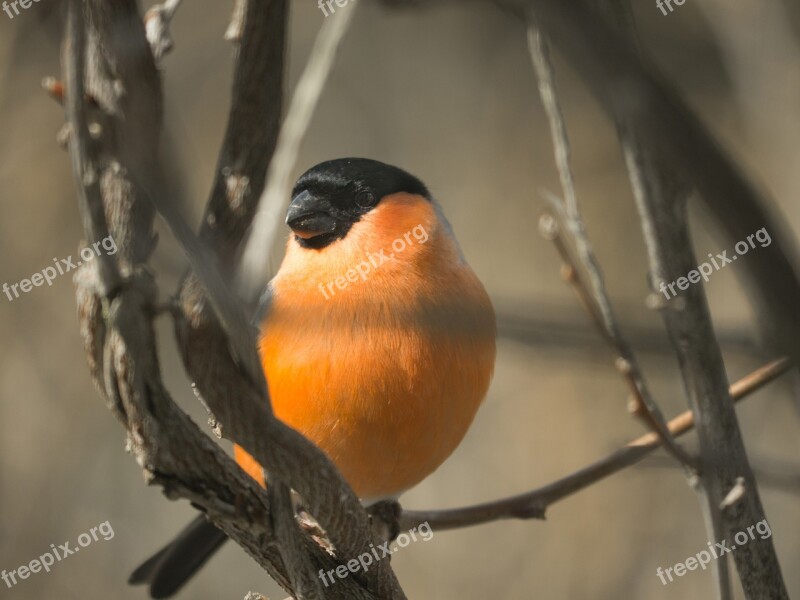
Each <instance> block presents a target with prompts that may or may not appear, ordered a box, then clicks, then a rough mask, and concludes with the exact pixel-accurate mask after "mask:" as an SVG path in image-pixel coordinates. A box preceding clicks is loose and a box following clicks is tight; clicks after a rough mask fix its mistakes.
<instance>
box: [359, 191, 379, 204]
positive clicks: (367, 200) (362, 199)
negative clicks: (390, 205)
mask: <svg viewBox="0 0 800 600" xmlns="http://www.w3.org/2000/svg"><path fill="white" fill-rule="evenodd" d="M356 204H358V205H359V206H361V207H362V208H369V207H370V206H372V205H373V204H375V196H374V195H373V194H372V192H369V191H367V190H361V191H360V192H356Z"/></svg>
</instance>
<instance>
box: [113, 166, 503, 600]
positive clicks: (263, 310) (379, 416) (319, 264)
mask: <svg viewBox="0 0 800 600" xmlns="http://www.w3.org/2000/svg"><path fill="white" fill-rule="evenodd" d="M285 222H286V224H287V225H288V227H289V229H290V233H289V236H288V241H287V244H286V252H285V255H284V259H283V262H282V264H281V266H280V268H279V269H278V271H277V273H276V275H275V276H274V278H273V279H272V280H271V281H270V282H269V284H268V285H267V288H266V291H265V293H264V295H263V296H262V302H261V304H260V308H259V309H258V310H257V311H256V318H255V321H256V323H258V324H259V328H260V334H259V338H258V349H259V355H260V358H261V363H262V367H263V369H264V373H265V375H266V379H267V385H268V389H269V395H270V399H271V403H272V408H273V411H274V413H275V416H276V417H277V418H278V419H280V420H282V421H283V422H284V423H286V424H287V425H289V426H290V427H293V428H294V429H296V430H297V431H299V432H300V433H302V434H303V435H304V436H306V437H307V438H308V439H309V440H311V441H312V442H314V443H315V444H316V445H317V446H318V447H319V448H321V449H322V450H323V451H324V452H325V453H326V454H327V455H328V457H329V458H330V459H331V460H332V461H333V463H334V464H335V465H336V467H337V468H338V469H339V471H340V472H341V474H342V476H343V477H344V479H345V480H346V481H347V483H348V484H349V485H350V487H351V488H352V489H353V491H354V492H355V493H356V494H357V495H358V497H359V498H360V499H361V502H362V504H363V505H364V506H370V505H372V504H374V503H376V502H379V501H383V500H395V499H397V498H398V497H399V496H400V495H401V494H402V493H403V492H405V491H407V490H408V489H410V488H412V487H413V486H415V485H416V484H418V483H420V482H421V481H422V480H423V479H425V478H426V477H427V476H428V475H430V474H431V473H433V472H434V471H435V470H436V469H437V468H438V467H439V466H440V465H441V464H442V463H443V462H444V461H445V460H446V459H447V458H448V457H449V456H450V455H451V454H452V453H453V451H454V450H455V449H456V447H457V446H458V445H459V444H460V442H461V441H462V439H463V438H464V436H465V434H466V433H467V431H468V429H469V428H470V425H471V424H472V422H473V420H474V418H475V415H476V413H477V411H478V409H479V407H480V405H481V404H482V402H483V400H484V398H485V396H486V394H487V391H488V388H489V384H490V381H491V379H492V375H493V371H494V364H495V356H496V342H495V338H496V320H495V314H494V309H493V306H492V302H491V300H490V298H489V295H488V294H487V292H486V290H485V288H484V286H483V284H482V283H481V281H480V280H479V279H478V277H477V276H476V274H475V273H474V272H473V270H472V269H471V268H470V266H469V265H468V263H467V261H466V260H465V258H464V254H463V252H462V250H461V248H460V246H459V244H458V242H457V241H456V238H455V235H454V233H453V229H452V227H451V225H450V223H449V222H448V221H447V219H446V218H445V216H444V213H443V212H442V208H441V206H440V204H439V203H438V201H437V200H436V199H434V198H433V196H432V195H431V193H430V192H429V190H428V188H427V187H426V186H425V185H424V184H423V183H422V182H421V181H420V180H419V179H418V178H416V177H415V176H413V175H411V174H410V173H408V172H406V171H404V170H403V169H400V168H398V167H395V166H392V165H389V164H386V163H383V162H380V161H377V160H373V159H367V158H339V159H334V160H328V161H325V162H322V163H320V164H318V165H316V166H314V167H312V168H310V169H309V170H307V171H306V172H305V173H303V174H302V175H301V176H300V178H299V179H298V180H297V182H296V184H295V185H294V188H293V190H292V193H291V202H290V204H289V207H288V210H287V213H286V220H285ZM234 456H235V458H236V461H237V463H238V464H239V466H240V467H241V468H242V469H243V470H244V471H245V472H247V473H248V474H249V475H250V476H251V477H253V478H254V479H256V480H257V481H258V482H259V483H261V485H262V486H263V485H265V482H264V475H263V469H262V467H261V465H259V464H258V462H257V461H256V460H255V459H254V458H253V457H252V456H250V455H249V454H247V453H246V452H245V451H244V450H243V449H242V448H240V447H238V446H234ZM226 539H227V538H226V536H225V534H224V533H223V532H222V531H220V530H219V529H217V528H216V527H214V525H213V524H211V523H210V522H209V521H208V520H206V519H205V517H204V516H203V515H199V516H198V517H197V518H196V519H195V520H194V521H193V522H192V523H191V524H190V525H189V526H188V527H186V528H185V529H184V530H183V531H182V532H181V533H180V534H179V535H178V537H177V538H175V540H174V541H173V542H172V543H170V544H169V545H167V546H166V547H165V548H163V549H162V550H161V551H160V552H158V553H157V554H155V555H154V556H152V557H151V558H150V559H148V560H147V561H146V562H144V563H143V564H142V565H141V566H140V567H139V568H137V569H136V570H135V571H134V573H133V574H132V575H131V577H130V580H129V583H131V584H133V585H136V584H148V585H149V591H150V595H151V597H152V598H168V597H171V596H172V595H174V594H175V593H176V592H177V591H178V590H179V589H180V588H181V587H182V586H183V584H184V583H186V581H188V579H189V578H191V576H192V575H193V574H194V573H195V572H196V571H197V570H198V569H199V568H200V567H201V566H202V565H203V564H204V563H205V562H206V560H208V558H209V557H210V556H211V555H212V554H213V553H214V552H215V551H216V550H217V549H218V548H219V547H220V546H221V545H222V543H223V542H224V541H225V540H226Z"/></svg>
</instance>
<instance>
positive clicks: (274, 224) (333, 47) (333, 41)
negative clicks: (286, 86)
mask: <svg viewBox="0 0 800 600" xmlns="http://www.w3.org/2000/svg"><path fill="white" fill-rule="evenodd" d="M356 6H357V5H355V4H354V5H352V6H350V7H349V8H348V10H346V11H343V12H342V13H341V14H338V15H337V16H336V18H335V19H326V20H325V21H323V23H322V29H320V32H319V34H318V36H317V39H316V41H315V42H314V47H313V48H312V50H311V56H310V57H309V59H308V63H307V64H306V68H305V69H304V71H303V74H302V75H301V77H300V81H299V82H298V83H297V89H296V90H295V93H294V97H293V98H292V103H291V106H290V107H289V112H288V114H287V115H286V120H285V121H284V124H283V127H282V128H281V132H280V137H279V138H278V147H277V149H276V151H275V155H274V156H273V158H272V162H271V163H270V166H269V174H268V178H267V180H268V183H267V188H266V190H264V193H263V195H262V196H261V199H260V200H259V202H258V213H257V214H256V217H255V220H254V222H253V229H252V231H251V232H250V237H249V238H248V240H247V244H246V245H245V248H244V252H243V254H242V260H241V263H240V272H239V286H240V288H241V289H242V291H243V295H244V297H245V299H246V300H252V299H254V298H256V297H257V296H258V295H260V294H261V292H262V291H263V289H264V286H265V285H266V283H267V280H268V278H269V268H270V262H271V261H270V257H271V255H272V248H273V245H274V242H275V236H276V235H277V232H278V227H279V225H280V224H281V223H282V222H283V216H284V214H285V211H286V207H285V206H286V203H287V198H289V195H290V191H291V187H292V182H291V176H292V170H293V169H294V166H295V163H296V162H297V155H298V153H299V152H300V143H301V142H302V141H303V137H304V136H305V133H306V130H307V129H308V125H309V123H310V122H311V117H312V115H313V114H314V110H315V109H316V107H317V102H318V101H319V98H320V96H321V94H322V89H323V87H324V86H325V82H326V81H327V80H328V75H329V74H330V71H331V67H332V66H333V61H334V59H335V58H336V53H337V50H338V48H339V45H340V44H341V42H342V40H343V39H344V36H345V34H346V33H347V30H348V28H349V26H350V22H351V21H352V19H353V15H354V14H355V12H356V10H355V8H356Z"/></svg>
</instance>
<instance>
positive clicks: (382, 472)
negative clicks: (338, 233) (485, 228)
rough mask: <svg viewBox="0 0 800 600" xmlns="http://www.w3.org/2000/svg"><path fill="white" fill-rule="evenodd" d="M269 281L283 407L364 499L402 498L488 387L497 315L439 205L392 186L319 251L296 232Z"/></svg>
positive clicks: (249, 463) (279, 412)
mask: <svg viewBox="0 0 800 600" xmlns="http://www.w3.org/2000/svg"><path fill="white" fill-rule="evenodd" d="M378 232H380V233H378ZM412 232H413V233H412ZM423 233H424V235H423ZM397 239H401V240H403V241H404V243H395V242H396V240H397ZM423 240H424V241H423ZM393 243H394V246H393ZM381 250H383V256H384V257H385V259H384V260H383V262H382V264H377V263H379V262H380V260H381V259H380V258H378V257H379V256H380V251H381ZM390 255H391V258H389V257H390ZM370 257H372V258H370ZM365 261H366V262H367V263H369V265H370V267H369V271H368V272H366V273H364V276H363V277H362V275H361V274H360V273H361V272H359V276H358V277H357V278H356V277H353V276H352V273H351V276H350V278H349V280H348V279H347V273H348V272H349V270H350V269H351V268H352V269H356V266H357V265H361V271H362V272H363V271H365V270H366V269H367V267H366V266H364V263H365ZM342 278H344V279H342ZM337 281H338V285H337ZM343 281H345V282H346V284H344V285H343ZM331 282H333V285H331ZM272 288H273V302H272V305H271V308H270V310H269V312H268V314H267V317H266V319H265V321H264V324H263V328H262V338H261V340H260V351H261V356H262V361H263V366H264V370H265V373H266V375H267V380H268V383H269V390H270V395H271V398H272V403H273V408H274V411H275V414H276V416H277V417H278V418H280V419H281V420H283V421H284V422H286V423H287V424H288V425H290V426H292V427H294V428H295V429H297V430H298V431H300V432H301V433H303V434H304V435H305V436H306V437H308V438H309V439H311V440H312V441H313V442H314V443H316V444H317V445H318V446H319V447H320V448H322V449H323V450H324V451H325V452H326V453H327V454H328V455H329V456H330V458H331V459H332V460H333V462H334V463H335V464H336V465H337V466H338V468H339V469H340V471H341V472H342V474H343V475H344V477H345V479H347V481H348V482H349V483H350V485H351V486H352V487H353V489H354V490H355V492H356V493H357V494H358V495H359V496H360V497H361V498H363V499H370V500H374V499H379V498H385V497H390V496H395V495H397V494H399V493H400V492H402V491H404V490H406V489H408V488H410V487H412V486H413V485H415V484H417V483H419V482H420V481H421V480H422V479H424V478H425V477H426V476H427V475H429V474H430V473H432V472H433V471H434V470H435V469H436V468H437V467H438V466H439V465H440V464H441V463H442V462H444V460H445V459H446V458H447V457H448V456H449V455H450V454H451V453H452V452H453V450H454V449H455V448H456V447H457V446H458V444H459V442H460V441H461V440H462V438H463V437H464V434H465V433H466V431H467V429H468V428H469V425H470V424H471V422H472V420H473V418H474V416H475V413H476V411H477V409H478V407H479V405H480V403H481V401H482V400H483V398H484V396H485V394H486V390H487V388H488V385H489V381H490V379H491V374H492V370H493V366H494V358H495V320H494V312H493V310H492V306H491V303H490V301H489V298H488V296H487V294H486V292H485V290H484V289H483V286H482V285H481V283H480V281H478V279H477V277H476V276H475V275H474V273H473V272H472V270H471V269H470V268H469V267H468V266H467V265H466V263H464V262H463V260H462V259H461V257H460V255H459V251H458V248H457V246H456V245H455V243H454V242H453V241H452V239H451V237H450V235H449V234H448V233H447V232H446V231H445V230H444V228H443V226H442V225H441V223H440V222H439V220H438V219H437V217H436V213H435V210H434V209H433V207H432V205H431V204H430V203H429V202H428V201H426V200H424V199H422V198H419V197H417V196H410V195H408V194H397V195H395V196H391V197H389V198H387V199H384V200H383V201H381V203H380V204H379V206H378V207H377V208H376V209H374V210H373V211H372V212H370V213H369V214H368V215H366V216H365V217H364V218H363V219H362V221H360V222H359V223H357V224H355V225H354V226H353V228H352V229H351V231H350V232H349V233H348V235H347V236H346V237H345V239H343V240H339V241H338V242H334V244H332V245H331V246H329V247H328V248H326V249H324V250H323V251H315V250H308V249H303V248H300V247H299V246H298V245H297V244H296V243H295V242H294V241H290V243H289V248H288V250H287V255H286V258H285V260H284V263H283V265H282V266H281V269H280V271H279V273H278V276H277V277H276V278H275V279H274V280H273V283H272ZM237 458H238V459H240V463H241V464H242V465H243V466H244V467H249V468H248V472H250V473H251V474H254V475H258V478H259V479H260V469H259V468H258V466H257V464H256V463H255V461H253V460H252V459H251V458H250V457H249V456H247V455H246V453H244V452H243V451H242V450H241V449H238V450H237Z"/></svg>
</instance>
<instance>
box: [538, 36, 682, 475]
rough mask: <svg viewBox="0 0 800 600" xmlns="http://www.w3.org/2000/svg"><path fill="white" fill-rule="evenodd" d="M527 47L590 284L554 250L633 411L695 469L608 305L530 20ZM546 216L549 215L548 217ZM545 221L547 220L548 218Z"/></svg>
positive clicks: (546, 63) (544, 54)
mask: <svg viewBox="0 0 800 600" xmlns="http://www.w3.org/2000/svg"><path fill="white" fill-rule="evenodd" d="M528 48H529V50H530V54H531V60H532V62H533V66H534V69H535V70H536V76H537V80H538V82H539V94H540V96H541V98H542V104H543V105H544V108H545V113H546V114H547V119H548V121H549V123H550V132H551V136H552V139H553V146H554V148H555V160H556V167H557V169H558V173H559V177H560V179H561V187H562V189H563V190H564V202H563V211H562V212H563V215H564V219H565V222H566V225H567V228H568V229H569V232H570V234H571V235H572V239H573V240H574V242H575V247H576V249H577V251H578V258H579V260H580V262H581V264H582V265H583V268H584V270H585V272H586V273H587V275H588V278H589V284H590V286H586V285H585V284H584V282H583V280H582V279H581V278H580V277H579V276H578V270H577V268H576V267H575V264H574V262H573V261H572V259H571V257H570V256H569V252H567V250H566V245H564V244H562V247H560V248H559V252H561V253H562V258H563V259H564V260H565V263H566V264H567V265H568V267H569V268H570V269H571V275H572V282H573V284H574V285H575V287H576V289H578V288H579V287H580V291H579V296H580V297H581V300H582V301H583V303H584V305H585V306H586V307H587V309H589V314H590V315H591V316H592V318H593V319H594V320H595V322H596V323H597V325H598V327H599V328H600V331H601V332H602V333H603V336H604V337H605V338H606V339H607V340H608V342H609V344H610V345H611V347H612V348H614V350H615V352H616V353H617V354H618V355H619V357H618V359H617V360H615V362H614V364H615V366H616V367H617V370H618V371H619V372H620V374H621V375H622V376H623V377H624V378H625V381H626V382H627V383H628V385H629V388H630V390H631V394H632V396H633V398H634V401H635V404H634V410H633V413H634V414H635V415H636V416H638V417H639V418H640V419H641V420H642V421H644V423H645V424H646V425H647V426H648V427H649V428H651V429H652V430H653V431H655V432H657V433H658V434H659V435H660V436H661V437H662V438H663V440H664V447H665V448H666V449H667V451H668V452H669V453H670V454H672V455H673V456H674V457H675V458H676V460H678V461H679V462H680V463H682V464H683V465H684V466H685V467H686V468H687V469H689V470H690V471H692V472H694V471H695V470H696V466H695V463H694V460H693V459H692V458H691V457H690V456H689V455H688V454H687V453H686V452H685V451H684V450H683V448H681V447H680V446H679V445H678V444H677V442H675V440H674V439H672V437H671V436H670V434H669V431H668V429H667V427H666V424H665V422H664V416H663V415H662V414H661V411H660V410H659V408H658V405H657V404H656V402H655V400H653V397H652V395H651V394H650V390H649V389H648V387H647V384H646V383H645V380H644V374H643V373H642V372H641V369H640V368H639V363H638V361H637V359H636V355H635V354H634V353H633V349H632V348H631V346H630V344H629V343H628V341H627V340H626V339H625V337H624V336H623V335H622V331H621V330H620V328H619V325H618V324H617V319H616V317H615V316H614V311H613V309H612V308H611V301H610V300H609V298H608V292H607V291H606V287H605V282H604V281H603V272H602V269H601V268H600V264H599V262H598V260H597V257H596V256H595V253H594V249H593V248H592V245H591V242H589V237H588V234H587V232H586V225H585V223H584V221H583V216H582V215H581V211H580V206H579V205H578V195H577V192H576V191H575V178H574V176H573V172H572V166H571V161H570V145H569V136H568V135H567V127H566V123H565V122H564V116H563V114H562V112H561V106H560V105H559V101H558V96H557V93H556V87H555V81H554V74H553V65H552V63H551V61H550V56H549V48H548V45H547V42H546V40H545V39H544V36H543V35H542V33H541V31H539V29H538V28H537V27H536V26H535V25H531V26H530V27H529V29H528ZM550 219H551V220H552V217H550ZM550 225H551V226H552V224H550ZM556 234H557V231H556Z"/></svg>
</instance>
